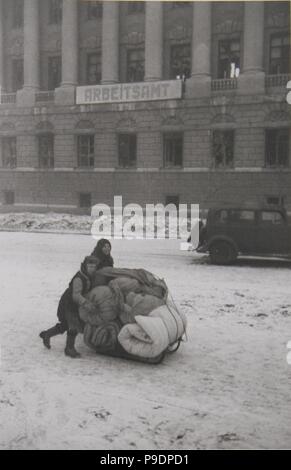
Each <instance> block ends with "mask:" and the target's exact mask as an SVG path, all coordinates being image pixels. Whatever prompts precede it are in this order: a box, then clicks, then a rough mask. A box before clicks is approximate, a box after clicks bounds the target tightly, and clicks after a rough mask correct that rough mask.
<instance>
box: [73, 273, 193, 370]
mask: <svg viewBox="0 0 291 470" xmlns="http://www.w3.org/2000/svg"><path fill="white" fill-rule="evenodd" d="M98 272H99V273H100V274H102V276H104V279H107V282H106V286H99V285H98V286H96V287H94V288H93V289H92V290H91V291H90V292H89V293H88V294H87V297H88V299H89V300H90V301H91V302H92V303H93V304H94V305H95V307H96V311H95V312H94V313H90V314H88V313H87V312H86V311H84V310H82V307H80V312H79V313H80V317H81V319H82V320H83V321H84V322H85V328H84V341H85V343H86V344H87V346H89V347H90V348H92V349H94V350H95V351H97V352H100V353H104V354H111V355H116V356H123V357H127V358H136V359H138V360H145V361H146V362H147V361H148V362H154V361H155V360H156V361H157V362H158V361H160V360H161V359H162V358H163V357H164V355H165V353H166V352H174V351H175V350H177V349H178V347H179V345H180V342H181V341H182V339H183V337H184V336H185V335H186V324H187V322H186V317H185V315H184V314H183V313H182V312H181V311H180V310H179V309H178V307H177V305H176V304H175V302H174V300H173V298H172V296H171V294H170V293H169V290H168V287H167V285H166V283H165V281H164V280H163V279H159V278H158V277H156V276H155V275H154V274H152V273H150V272H149V271H146V270H144V269H128V268H108V267H107V268H103V269H101V270H99V271H98Z"/></svg>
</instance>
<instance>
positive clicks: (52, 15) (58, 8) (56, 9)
mask: <svg viewBox="0 0 291 470" xmlns="http://www.w3.org/2000/svg"><path fill="white" fill-rule="evenodd" d="M62 3H63V2H62V0H49V22H50V24H60V23H61V22H62V13H63V11H62V10H63V8H62V7H63V4H62Z"/></svg>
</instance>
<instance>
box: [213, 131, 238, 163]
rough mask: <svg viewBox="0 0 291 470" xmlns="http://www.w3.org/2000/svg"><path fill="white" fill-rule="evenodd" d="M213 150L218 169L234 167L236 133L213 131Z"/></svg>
mask: <svg viewBox="0 0 291 470" xmlns="http://www.w3.org/2000/svg"><path fill="white" fill-rule="evenodd" d="M212 150H213V158H214V163H215V166H216V167H217V168H227V167H232V166H233V161H234V131H213V141H212Z"/></svg>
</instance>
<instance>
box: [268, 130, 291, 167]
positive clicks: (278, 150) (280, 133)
mask: <svg viewBox="0 0 291 470" xmlns="http://www.w3.org/2000/svg"><path fill="white" fill-rule="evenodd" d="M289 136H290V130H289V129H267V130H266V141H265V143H266V145H265V159H266V166H268V167H286V166H288V164H289Z"/></svg>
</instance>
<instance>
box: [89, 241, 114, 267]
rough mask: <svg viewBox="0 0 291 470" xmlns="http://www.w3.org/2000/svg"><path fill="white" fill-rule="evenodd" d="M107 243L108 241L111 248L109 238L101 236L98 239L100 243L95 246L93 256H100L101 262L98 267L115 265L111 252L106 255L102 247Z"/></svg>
mask: <svg viewBox="0 0 291 470" xmlns="http://www.w3.org/2000/svg"><path fill="white" fill-rule="evenodd" d="M107 243H108V245H109V246H110V249H111V243H110V241H109V240H107V239H106V238H101V239H100V240H98V243H97V245H96V246H95V248H94V250H93V252H92V254H91V256H95V257H96V258H98V259H99V260H100V264H99V266H98V267H97V269H101V268H105V267H107V266H110V267H113V258H112V256H111V255H110V254H109V255H106V254H105V253H103V251H102V249H103V248H104V246H105V245H106V244H107Z"/></svg>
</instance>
